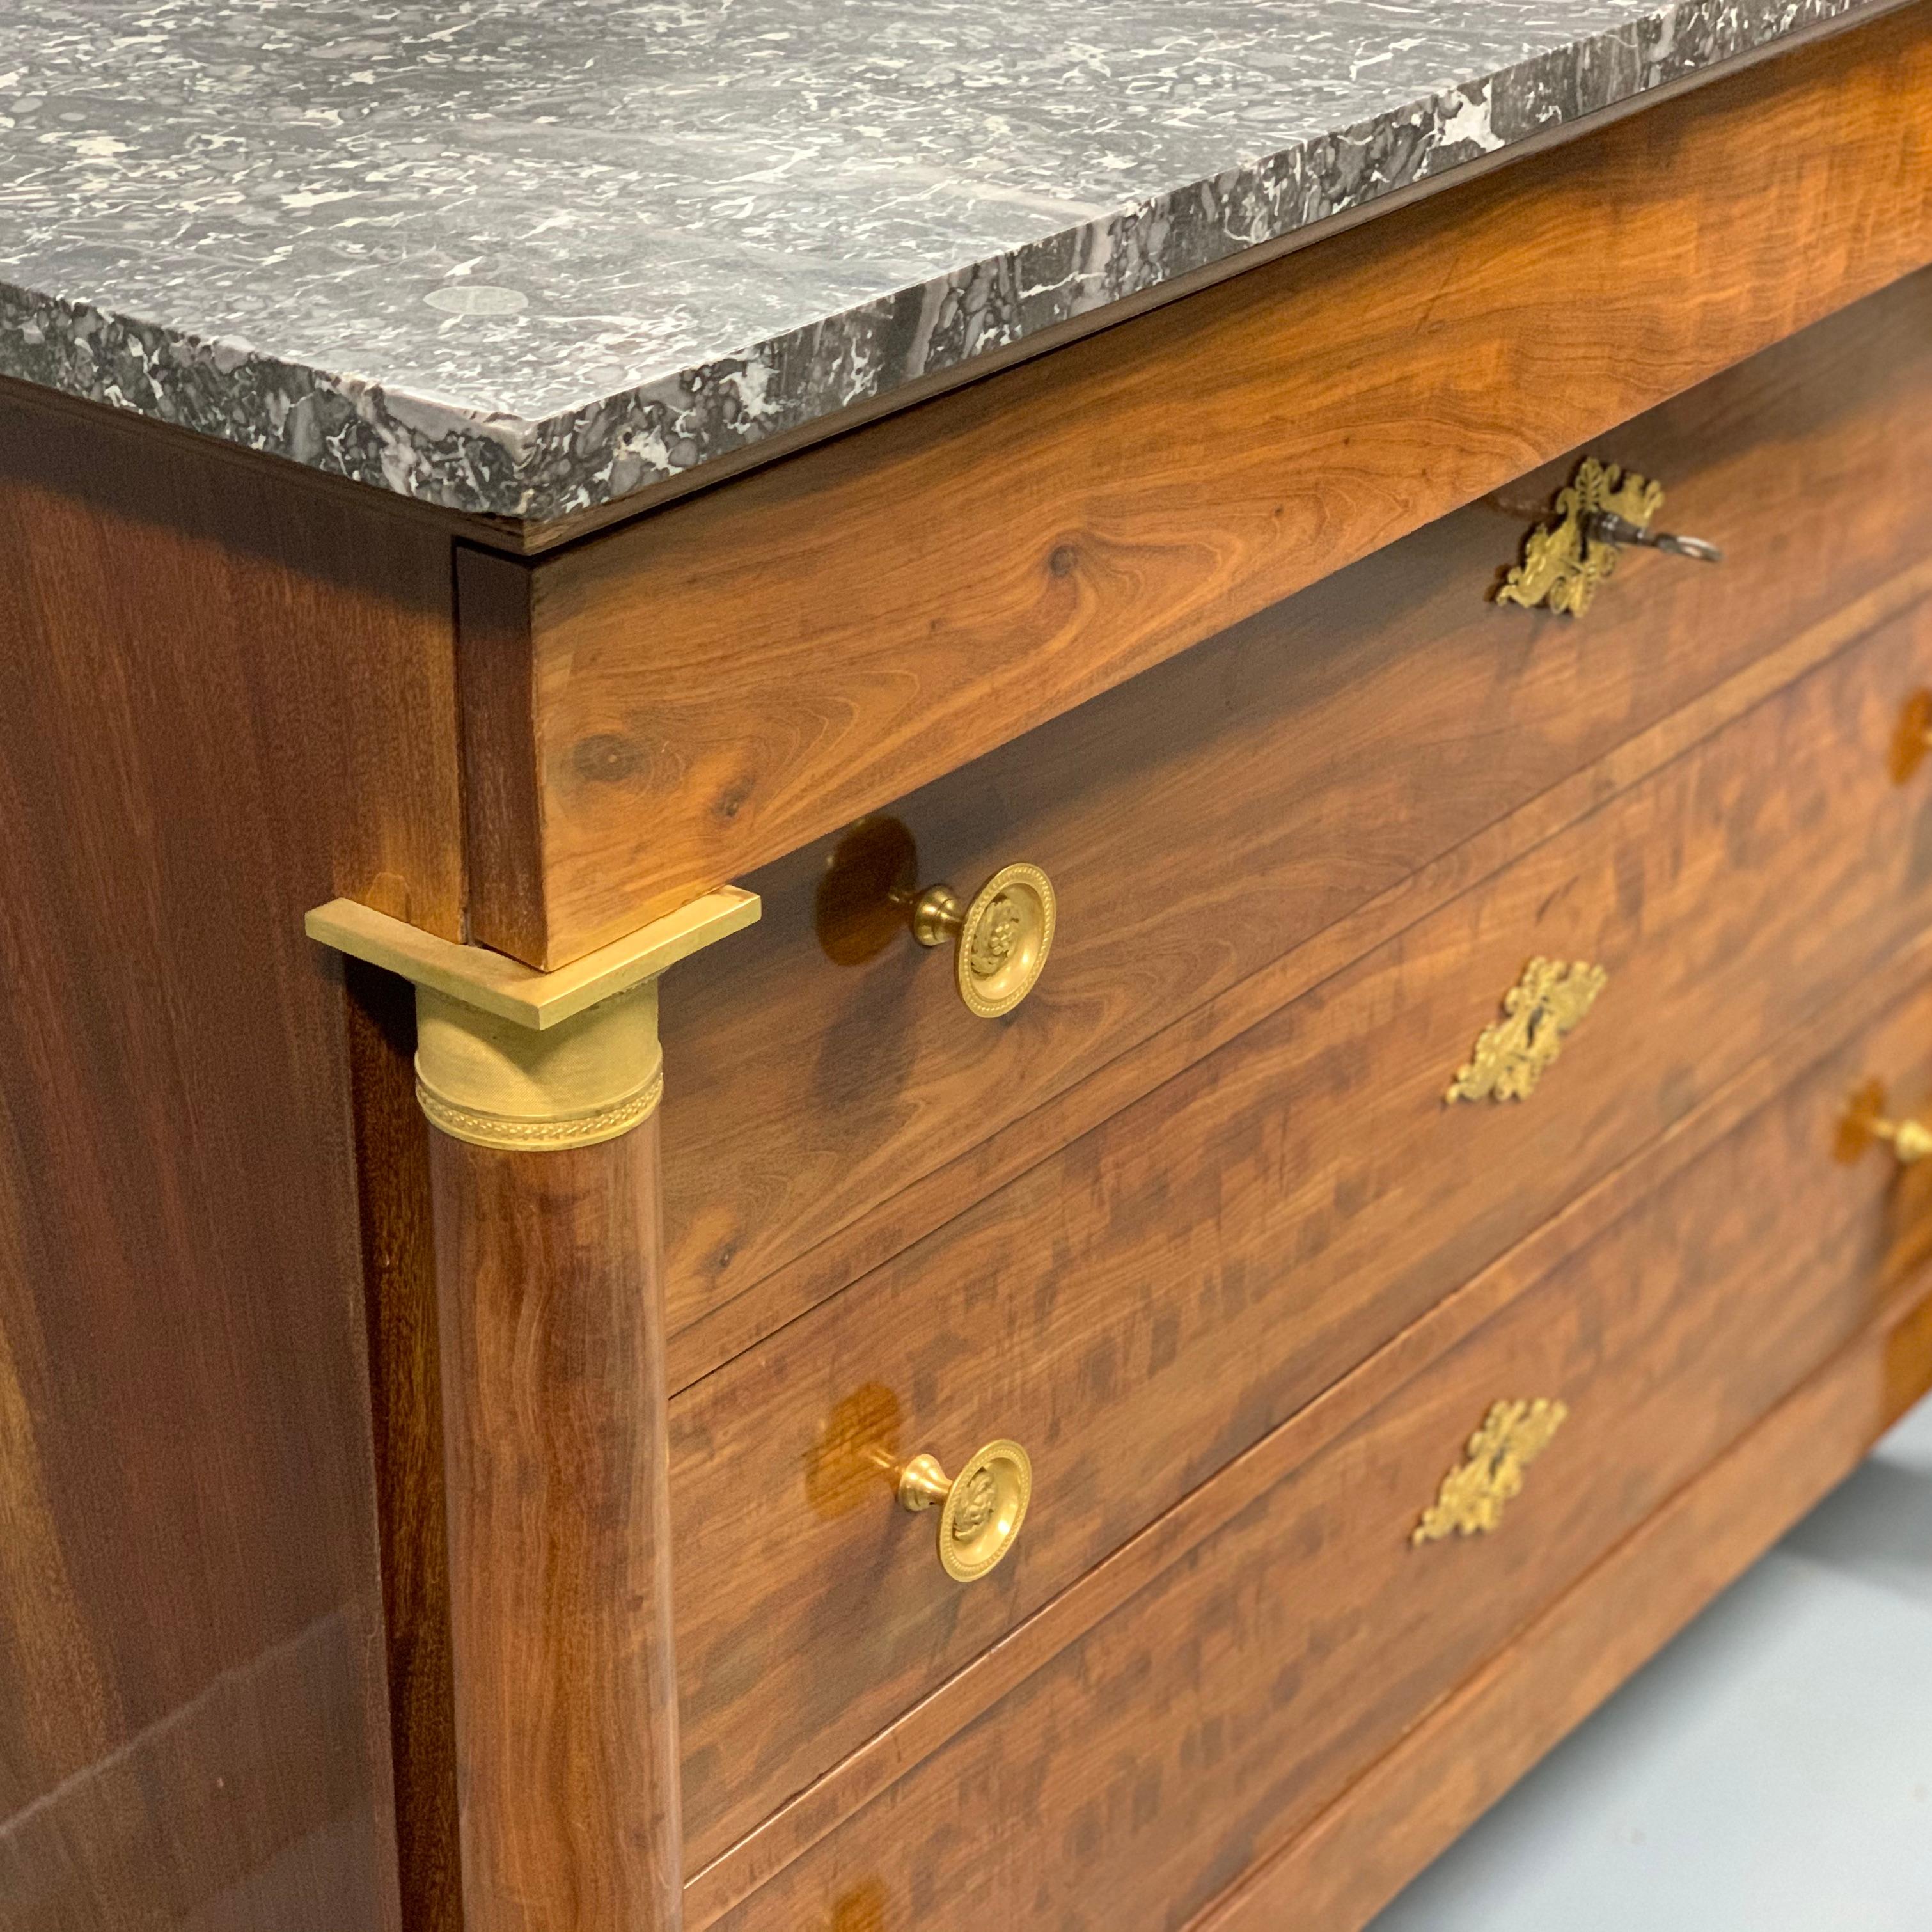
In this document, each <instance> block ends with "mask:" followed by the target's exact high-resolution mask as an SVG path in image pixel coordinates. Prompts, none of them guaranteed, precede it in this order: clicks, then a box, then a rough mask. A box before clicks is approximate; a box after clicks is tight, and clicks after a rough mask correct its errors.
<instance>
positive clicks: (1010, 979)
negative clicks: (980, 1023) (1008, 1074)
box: [912, 865, 1057, 1020]
mask: <svg viewBox="0 0 1932 1932" xmlns="http://www.w3.org/2000/svg"><path fill="white" fill-rule="evenodd" d="M1056 911H1057V907H1056V904H1055V898H1054V894H1053V882H1052V880H1050V879H1049V877H1047V876H1046V874H1045V873H1044V872H1043V871H1041V870H1040V868H1039V867H1038V866H1037V865H1002V866H1001V868H1000V869H999V870H998V871H997V872H995V874H993V876H992V877H991V878H990V879H989V880H987V881H986V883H985V884H984V885H983V886H981V887H980V890H979V892H978V893H977V895H976V896H975V897H974V901H973V902H972V904H971V905H966V904H962V902H961V901H960V898H959V894H958V893H957V892H955V891H954V890H953V888H952V887H951V886H928V887H927V888H926V890H925V891H924V892H921V893H920V894H919V897H918V898H917V899H916V900H915V901H914V902H913V908H912V934H913V938H915V939H916V940H917V941H919V944H920V945H922V946H944V944H946V943H947V941H948V940H952V941H955V942H956V944H957V947H958V951H957V953H956V955H955V956H954V962H953V970H954V977H956V979H957V980H958V981H959V997H960V998H962V1000H964V1001H965V1002H966V1005H967V1009H968V1011H969V1012H971V1013H977V1014H978V1015H979V1016H980V1019H983V1020H991V1019H998V1018H999V1016H1001V1014H1002V1013H1011V1012H1012V1011H1013V1009H1014V1007H1016V1006H1018V1005H1019V1003H1020V1002H1021V1001H1022V1000H1023V999H1025V998H1026V996H1027V995H1028V994H1029V993H1030V992H1032V991H1033V989H1034V986H1035V984H1036V983H1037V982H1038V980H1039V979H1040V973H1041V971H1042V970H1043V968H1045V966H1046V956H1047V954H1048V953H1049V952H1051V951H1052V948H1053V925H1054V919H1055V916H1056Z"/></svg>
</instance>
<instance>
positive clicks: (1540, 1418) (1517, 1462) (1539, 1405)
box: [1409, 1396, 1570, 1545]
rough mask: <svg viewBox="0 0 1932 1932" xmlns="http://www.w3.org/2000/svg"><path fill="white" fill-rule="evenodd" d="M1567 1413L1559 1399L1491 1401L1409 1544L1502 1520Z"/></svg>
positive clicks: (1470, 1532) (1482, 1530)
mask: <svg viewBox="0 0 1932 1932" xmlns="http://www.w3.org/2000/svg"><path fill="white" fill-rule="evenodd" d="M1569 1413H1570V1411H1569V1409H1568V1406H1566V1405H1565V1404H1564V1403H1560V1402H1555V1401H1552V1400H1549V1399H1547V1397H1542V1396H1539V1397H1537V1399H1536V1400H1535V1401H1534V1402H1499V1403H1493V1404H1492V1405H1491V1406H1490V1412H1489V1414H1488V1415H1486V1416H1485V1417H1484V1418H1483V1426H1482V1427H1481V1428H1480V1429H1479V1430H1477V1431H1476V1433H1475V1435H1473V1436H1471V1437H1470V1438H1469V1451H1468V1456H1467V1460H1466V1461H1464V1462H1463V1463H1459V1464H1458V1465H1457V1466H1456V1467H1455V1468H1454V1469H1451V1471H1450V1472H1449V1473H1448V1475H1446V1476H1445V1477H1444V1478H1442V1487H1441V1489H1439V1490H1438V1491H1437V1492H1436V1500H1435V1502H1433V1503H1432V1504H1431V1505H1430V1506H1429V1508H1427V1509H1426V1510H1424V1511H1423V1513H1422V1520H1421V1522H1420V1523H1418V1524H1417V1525H1416V1526H1415V1529H1413V1530H1412V1532H1410V1534H1409V1541H1410V1543H1411V1544H1415V1545H1420V1544H1424V1543H1440V1542H1441V1541H1442V1539H1443V1538H1445V1537H1447V1536H1457V1535H1460V1536H1476V1535H1488V1533H1489V1532H1490V1531H1491V1530H1493V1529H1495V1528H1496V1526H1497V1525H1498V1524H1499V1523H1501V1522H1502V1520H1503V1506H1504V1505H1505V1504H1506V1503H1508V1502H1509V1501H1510V1500H1511V1499H1512V1498H1513V1497H1514V1496H1516V1495H1517V1493H1519V1492H1520V1490H1521V1489H1522V1488H1523V1472H1524V1471H1525V1470H1526V1469H1528V1468H1529V1466H1530V1464H1531V1463H1533V1462H1535V1460H1536V1459H1537V1457H1539V1456H1541V1454H1543V1452H1544V1450H1546V1449H1547V1448H1549V1447H1550V1438H1551V1437H1552V1436H1554V1435H1555V1434H1556V1432H1557V1430H1559V1429H1560V1428H1562V1426H1563V1420H1564V1418H1565V1417H1566V1416H1567V1415H1568V1414H1569Z"/></svg>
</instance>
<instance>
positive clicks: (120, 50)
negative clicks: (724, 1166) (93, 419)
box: [0, 0, 1872, 519]
mask: <svg viewBox="0 0 1932 1932" xmlns="http://www.w3.org/2000/svg"><path fill="white" fill-rule="evenodd" d="M1870 4H1872V0H1689V4H1685V5H1674V6H1659V5H1655V0H1650V3H1649V4H1637V3H1636V0H501V4H488V0H446V4H441V5H434V6H431V5H422V4H419V0H79V3H78V4H76V0H35V4H34V5H26V4H17V5H13V6H10V7H7V9H6V10H5V13H4V15H0V374H8V375H12V376H15V377H21V378H23V379H25V380H28V381H29V382H33V383H41V384H44V385H46V386H49V387H50V388H53V389H61V390H65V391H66V392H69V393H71V394H73V395H80V396H86V397H90V398H94V399H95V400H97V401H105V402H108V403H111V404H115V405H117V406H118V407H122V408H125V409H128V410H134V411H136V412H138V413H140V414H141V415H143V416H152V417H155V418H157V419H160V420H163V421H164V422H172V423H176V424H180V425H185V426H186V427H187V428H191V429H194V430H198V431H202V432H205V434H209V435H213V436H217V437H226V438H227V439H228V440H231V441H233V442H235V443H243V444H246V445H248V446H251V447H252V448H254V449H263V450H269V451H272V452H275V453H277V454H278V455H283V456H286V457H289V458H293V460H296V461H297V462H299V463H308V464H310V465H312V466H314V467H315V468H317V469H324V470H329V471H332V472H335V473H336V474H338V475H344V476H348V477H352V478H356V479H358V480H359V481H363V482H365V483H368V484H375V485H377V486H379V487H383V488H385V489H388V490H395V491H398V492H401V493H403V494H405V495H407V496H416V497H419V498H422V499H426V500H428V501H429V502H436V503H440V504H444V505H449V506H450V507H452V508H457V509H461V510H469V511H485V512H490V513H494V514H499V515H504V516H510V517H529V518H533V519H541V518H547V517H555V516H558V515H561V514H566V513H568V512H569V511H573V510H580V509H586V508H592V507H594V506H595V505H600V504H603V503H605V502H610V501H611V500H613V499H617V498H620V497H622V496H626V495H628V494H629V493H631V492H632V491H634V490H638V489H640V488H642V487H645V486H646V485H648V484H652V483H654V482H657V481H661V480H663V479H665V478H669V477H671V476H674V475H677V474H679V473H680V472H685V471H687V470H689V469H692V468H694V467H695V466H697V465H699V464H701V463H705V462H707V461H709V460H712V459H714V458H718V457H719V456H721V455H725V454H727V452H731V451H733V450H736V449H742V448H743V447H744V446H746V445H748V444H750V443H755V442H757V441H758V440H760V439H761V438H763V437H769V436H771V435H772V434H776V433H778V432H780V431H787V430H790V429H793V428H797V427H799V426H800V425H805V424H808V423H810V422H812V421H814V420H815V419H819V418H821V417H824V416H829V415H831V414H832V413H835V411H838V410H841V409H843V408H844V407H847V405H849V404H853V403H856V402H861V401H868V400H870V399H872V398H879V397H883V396H887V395H890V393H891V392H892V391H893V390H895V389H898V388H900V387H901V386H904V384H906V383H910V382H911V381H912V380H914V379H915V378H917V377H920V376H922V375H925V374H928V373H930V372H934V371H941V370H944V369H947V368H953V367H955V366H956V365H959V364H962V363H964V362H968V361H970V360H971V359H972V358H973V357H974V356H978V355H981V354H983V353H986V351H988V350H992V349H995V348H998V347H1002V346H1004V345H1006V344H1011V343H1013V342H1015V341H1019V340H1021V339H1022V338H1025V337H1027V336H1028V335H1033V334H1034V333H1035V332H1037V331H1039V330H1040V329H1044V328H1046V327H1048V326H1049V325H1052V324H1053V323H1059V322H1062V321H1064V320H1067V319H1069V318H1070V317H1076V316H1079V315H1082V314H1087V313H1088V312H1091V311H1095V310H1098V309H1102V308H1106V306H1107V305H1109V304H1110V303H1113V302H1118V301H1120V300H1121V299H1123V298H1124V297H1127V296H1132V295H1135V294H1138V293H1141V292H1142V291H1144V290H1148V289H1150V288H1152V287H1156V286H1157V285H1158V284H1161V283H1163V282H1165V281H1170V280H1172V278H1175V277H1176V276H1179V275H1185V274H1187V273H1188V272H1190V271H1191V270H1193V269H1198V268H1200V267H1202V266H1204V265H1205V264H1208V263H1213V262H1215V261H1217V260H1220V259H1221V258H1223V257H1226V256H1228V255H1229V254H1233V253H1235V251H1238V250H1240V249H1243V248H1248V247H1250V246H1252V245H1254V244H1256V243H1258V242H1266V241H1269V240H1272V239H1274V238H1276V237H1278V236H1282V235H1284V234H1286V233H1289V232H1291V231H1292V230H1293V229H1297V228H1299V227H1301V226H1305V225H1306V224H1307V223H1311V222H1314V221H1318V220H1321V219H1322V218H1323V217H1325V216H1328V215H1330V214H1334V213H1336V212H1337V211H1340V210H1343V209H1346V208H1351V207H1354V206H1357V205H1361V204H1363V203H1365V202H1369V201H1371V200H1373V199H1375V198H1376V196H1379V195H1382V194H1385V193H1388V191H1389V190H1391V189H1393V188H1397V187H1401V186H1402V185H1403V184H1405V183H1407V182H1409V181H1413V180H1415V179H1417V178H1420V177H1422V176H1425V175H1436V174H1440V173H1442V172H1444V171H1445V170H1447V169H1451V168H1454V167H1455V166H1457V165H1459V164H1460V163H1464V162H1466V161H1469V160H1472V159H1473V158H1475V157H1477V156H1478V155H1481V154H1485V153H1487V152H1490V151H1493V150H1494V149H1496V148H1501V147H1504V146H1506V145H1508V144H1509V143H1511V142H1514V141H1518V140H1520V139H1523V138H1524V137H1525V136H1528V135H1529V134H1532V133H1535V132H1537V131H1538V130H1541V129H1543V128H1544V127H1549V126H1551V125H1552V124H1556V123H1559V122H1562V121H1568V120H1571V119H1573V118H1575V117H1577V115H1582V114H1585V113H1589V112H1590V111H1592V110H1595V109H1598V108H1601V107H1605V106H1607V105H1610V104H1613V103H1615V102H1616V101H1621V100H1623V99H1625V98H1628V97H1630V96H1631V95H1636V94H1638V93H1640V92H1643V91H1644V90H1646V89H1650V88H1653V87H1655V86H1658V85H1659V84H1660V83H1663V82H1665V81H1668V80H1673V79H1675V78H1676V77H1679V76H1680V75H1682V74H1687V73H1689V72H1691V71H1695V70H1696V69H1697V68H1702V67H1705V66H1708V65H1710V64H1712V62H1716V61H1718V60H1721V59H1722V58H1726V57H1727V56H1729V55H1733V54H1735V53H1737V52H1742V51H1744V50H1746V49H1750V48H1751V47H1754V46H1757V45H1759V44H1760V43H1763V42H1765V41H1766V40H1772V39H1775V38H1777V37H1779V36H1781V35H1782V34H1787V33H1790V32H1791V31H1793V30H1795V29H1796V28H1802V27H1804V26H1808V25H1811V24H1812V23H1816V22H1819V21H1821V20H1828V19H1830V18H1832V17H1836V16H1839V15H1842V14H1846V13H1853V12H1856V11H1858V10H1861V8H1862V7H1865V6H1867V5H1870Z"/></svg>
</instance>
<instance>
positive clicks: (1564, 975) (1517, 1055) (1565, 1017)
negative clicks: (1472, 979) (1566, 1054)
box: [1443, 959, 1610, 1101]
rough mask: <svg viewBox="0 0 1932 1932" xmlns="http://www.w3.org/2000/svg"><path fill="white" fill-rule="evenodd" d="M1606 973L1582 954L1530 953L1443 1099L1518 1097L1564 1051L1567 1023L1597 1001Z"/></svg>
mask: <svg viewBox="0 0 1932 1932" xmlns="http://www.w3.org/2000/svg"><path fill="white" fill-rule="evenodd" d="M1609 981H1610V974H1609V972H1608V971H1607V969H1606V968H1604V967H1601V966H1592V965H1589V963H1588V962H1586V961H1584V960H1581V959H1579V960H1576V961H1574V962H1571V963H1570V964H1568V965H1565V964H1564V963H1563V962H1562V961H1560V960H1556V959H1532V961H1531V962H1529V965H1527V966H1526V967H1525V968H1523V977H1522V978H1521V979H1520V980H1518V981H1517V983H1516V984H1515V985H1514V986H1512V987H1511V989H1509V991H1508V992H1507V993H1505V995H1503V1016H1502V1019H1499V1020H1493V1021H1492V1022H1490V1025H1487V1026H1486V1027H1485V1028H1484V1029H1483V1031H1481V1033H1480V1034H1478V1036H1477V1037H1476V1044H1475V1047H1474V1048H1473V1049H1472V1051H1471V1052H1470V1055H1469V1061H1468V1063H1467V1064H1466V1065H1465V1066H1463V1067H1459V1068H1458V1069H1457V1073H1456V1077H1455V1079H1454V1080H1452V1081H1451V1082H1450V1083H1449V1090H1448V1092H1447V1093H1446V1094H1444V1095H1443V1099H1444V1100H1445V1101H1456V1100H1527V1099H1528V1098H1529V1096H1530V1095H1531V1094H1533V1093H1535V1091H1536V1086H1537V1082H1538V1081H1540V1080H1541V1079H1542V1078H1543V1076H1544V1073H1545V1071H1546V1070H1547V1069H1548V1068H1549V1067H1551V1066H1552V1065H1553V1064H1555V1062H1556V1056H1557V1055H1559V1053H1561V1052H1562V1051H1563V1042H1564V1040H1565V1038H1566V1037H1568V1034H1570V1032H1571V1029H1572V1028H1574V1027H1575V1026H1576V1025H1577V1023H1578V1022H1580V1021H1581V1020H1582V1019H1583V1016H1584V1015H1585V1014H1586V1013H1588V1012H1589V1010H1590V1009H1591V1008H1592V1007H1593V1006H1595V1004H1596V1003H1597V995H1598V994H1599V993H1601V992H1602V991H1603V990H1604V987H1605V986H1607V984H1608V983H1609Z"/></svg>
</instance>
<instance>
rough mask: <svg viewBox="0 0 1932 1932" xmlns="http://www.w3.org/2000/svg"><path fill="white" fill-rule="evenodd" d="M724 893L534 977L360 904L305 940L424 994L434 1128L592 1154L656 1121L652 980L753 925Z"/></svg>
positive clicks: (419, 1033)
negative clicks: (602, 1145) (582, 1149)
mask: <svg viewBox="0 0 1932 1932" xmlns="http://www.w3.org/2000/svg"><path fill="white" fill-rule="evenodd" d="M758 912H759V905H758V901H757V898H756V897H755V895H753V894H751V893H750V892H740V891H739V890H738V889H736V888H735V887H731V886H727V887H726V888H724V889H723V890H721V891H719V892H712V893H709V894H707V895H706V896H705V897H704V898H701V899H699V900H697V901H695V902H694V903H693V904H691V905H688V906H685V907H682V908H681V909H680V910H679V911H677V912H675V913H670V914H669V915H668V916H666V917H665V918H663V919H657V920H655V921H653V922H652V923H651V924H650V925H649V926H643V927H641V928H640V929H639V930H638V931H637V932H634V933H631V934H629V935H627V936H626V937H625V938H622V939H620V940H618V941H615V942H614V943H613V944H611V945H609V946H606V947H600V948H599V949H598V950H597V951H596V952H595V953H590V954H589V955H587V956H586V957H585V958H583V959H580V960H577V961H576V962H574V963H573V964H571V965H568V966H565V967H560V968H558V969H557V970H556V971H554V972H550V973H541V972H538V971H537V970H536V969H535V968H533V967H529V966H526V965H523V964H521V963H520V962H518V961H517V960H514V959H509V958H508V957H506V956H505V955H504V954H502V953H493V952H491V951H490V950H489V949H488V948H487V947H481V946H459V945H457V944H455V943H454V942H453V941H449V940H446V939H439V938H437V937H436V935H434V934H433V933H428V932H422V931H421V930H420V929H419V928H417V927H416V926H409V925H407V924H405V923H404V922H403V921H402V920H401V919H391V918H389V916H387V915H386V914H385V913H379V912H373V911H371V910H370V909H369V907H367V906H365V905H362V904H358V903H357V902H356V901H354V900H353V899H333V900H331V901H330V902H329V904H327V905H324V906H318V907H316V909H315V910H314V911H313V912H311V913H310V914H309V915H308V920H307V926H308V933H309V936H310V937H311V938H313V939H317V940H320V941H322V943H323V944H324V945H326V946H332V947H335V949H336V950H338V952H341V953H349V954H350V955H351V956H353V957H354V958H356V959H364V960H367V961H368V962H369V963H370V964H371V965H374V966H380V967H382V968H384V969H385V970H386V971H389V972H392V973H396V974H401V976H402V977H403V978H404V979H406V980H410V981H411V982H413V983H414V985H415V987H416V1098H417V1100H419V1102H420V1103H422V1110H423V1112H424V1113H425V1114H426V1115H428V1117H429V1119H430V1121H431V1123H432V1124H433V1125H434V1126H435V1127H437V1128H438V1129H440V1130H441V1131H442V1132H443V1133H446V1134H449V1135H451V1136H453V1137H454V1138H455V1139H458V1140H460V1141H468V1142H471V1143H472V1145H475V1146H478V1147H489V1148H505V1149H508V1150H510V1151H520V1152H538V1151H556V1150H559V1149H563V1148H577V1147H593V1146H595V1145H596V1144H597V1143H598V1142H600V1141H608V1140H615V1139H616V1138H617V1136H619V1134H623V1133H628V1132H629V1131H630V1130H631V1128H633V1127H637V1126H638V1125H640V1124H641V1123H642V1122H643V1121H646V1120H648V1119H649V1118H650V1116H651V1115H652V1113H653V1112H655V1109H656V1107H657V1104H658V1098H659V1097H660V1096H661V1094H662V1093H663V1091H664V1054H663V1050H662V1049H661V1047H660V1046H659V1045H658V975H659V974H661V973H662V972H663V971H664V969H665V968H667V967H669V966H671V965H675V964H676V962H677V961H679V960H680V959H685V958H688V956H690V955H691V953H695V952H697V951H698V950H700V949H701V948H702V947H706V946H709V945H711V944H713V943H714V942H715V941H718V940H720V939H722V938H725V937H726V936H727V935H728V934H730V933H733V932H739V931H740V930H742V929H743V928H744V927H745V926H749V925H751V923H752V922H754V920H755V919H757V916H758Z"/></svg>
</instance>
